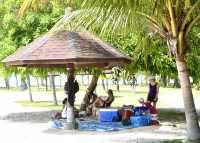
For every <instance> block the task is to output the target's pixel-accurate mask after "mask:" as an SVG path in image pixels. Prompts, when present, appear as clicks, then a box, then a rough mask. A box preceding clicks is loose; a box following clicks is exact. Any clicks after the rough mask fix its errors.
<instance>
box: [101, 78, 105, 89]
mask: <svg viewBox="0 0 200 143" xmlns="http://www.w3.org/2000/svg"><path fill="white" fill-rule="evenodd" d="M101 84H102V87H103V90H106V87H105V82H104V79H102V80H101Z"/></svg>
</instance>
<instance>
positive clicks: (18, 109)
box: [0, 92, 186, 143]
mask: <svg viewBox="0 0 200 143" xmlns="http://www.w3.org/2000/svg"><path fill="white" fill-rule="evenodd" d="M24 94H25V93H24ZM24 94H22V93H17V92H16V93H14V94H13V93H12V94H11V93H10V92H8V93H5V94H3V95H0V135H1V138H0V142H5V143H10V142H20V143H36V142H37V143H40V142H48V143H53V142H63V141H65V142H70V143H134V142H137V143H157V142H158V143H159V142H161V141H163V140H173V139H184V138H185V135H186V131H185V125H184V124H183V123H182V124H181V123H179V124H177V125H176V127H173V126H172V124H171V123H167V122H162V125H161V126H155V127H143V128H136V129H129V130H124V131H119V132H109V133H107V132H106V133H105V132H86V131H77V130H73V131H66V130H62V129H50V128H49V124H48V121H50V120H51V115H52V112H53V111H50V110H48V109H44V108H42V109H40V108H31V107H22V106H20V105H18V104H16V101H17V100H24V99H26V98H27V95H24Z"/></svg>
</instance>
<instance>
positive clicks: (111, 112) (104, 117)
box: [99, 109, 119, 122]
mask: <svg viewBox="0 0 200 143" xmlns="http://www.w3.org/2000/svg"><path fill="white" fill-rule="evenodd" d="M99 121H100V122H116V121H119V111H118V109H100V110H99Z"/></svg>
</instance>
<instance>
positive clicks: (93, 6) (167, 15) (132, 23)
mask: <svg viewBox="0 0 200 143" xmlns="http://www.w3.org/2000/svg"><path fill="white" fill-rule="evenodd" d="M40 1H41V0H25V2H24V4H23V5H22V7H21V10H20V14H23V13H24V12H25V11H26V10H27V9H29V8H30V7H31V6H34V4H39V3H40ZM66 2H67V3H69V4H70V3H71V2H73V4H75V3H76V2H78V4H80V3H81V4H82V5H81V9H82V10H81V11H79V14H78V15H76V17H75V18H74V19H73V20H74V21H76V24H77V25H83V26H84V27H85V28H86V29H87V30H94V29H95V30H98V31H99V32H100V33H104V32H107V33H128V32H139V33H140V34H141V33H142V34H143V36H145V35H146V36H149V37H152V36H157V37H160V38H162V39H163V40H164V41H166V44H167V47H168V49H169V54H170V55H171V56H173V57H174V58H175V59H176V66H177V70H178V76H179V79H180V83H181V89H182V95H183V100H184V107H185V115H186V121H187V132H188V138H189V139H191V140H195V139H199V138H200V129H199V124H198V117H197V112H196V109H195V105H194V100H193V94H192V89H191V84H190V80H189V74H188V71H187V60H186V57H187V53H188V52H189V51H190V50H191V47H190V43H189V40H188V35H189V34H190V31H191V30H192V28H193V27H194V26H195V24H197V22H198V21H199V19H200V0H140V1H138V0H72V1H71V0H66ZM79 6H80V5H79ZM73 20H72V21H73ZM65 22H66V21H65ZM67 22H69V20H68V21H67ZM158 50H159V49H158Z"/></svg>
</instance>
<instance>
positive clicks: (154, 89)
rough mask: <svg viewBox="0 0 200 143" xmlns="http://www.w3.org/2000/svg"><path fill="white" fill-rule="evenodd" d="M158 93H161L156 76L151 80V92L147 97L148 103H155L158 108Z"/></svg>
mask: <svg viewBox="0 0 200 143" xmlns="http://www.w3.org/2000/svg"><path fill="white" fill-rule="evenodd" d="M158 93H159V86H158V83H157V82H156V79H155V77H154V76H151V77H150V78H149V92H148V95H147V102H149V103H153V106H154V107H155V108H156V103H157V101H158Z"/></svg>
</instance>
